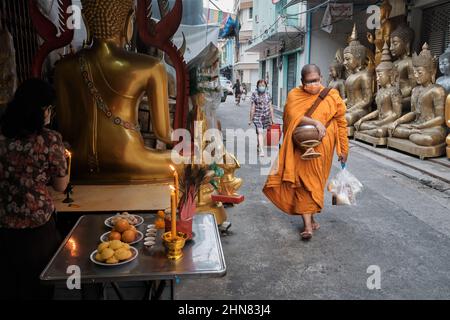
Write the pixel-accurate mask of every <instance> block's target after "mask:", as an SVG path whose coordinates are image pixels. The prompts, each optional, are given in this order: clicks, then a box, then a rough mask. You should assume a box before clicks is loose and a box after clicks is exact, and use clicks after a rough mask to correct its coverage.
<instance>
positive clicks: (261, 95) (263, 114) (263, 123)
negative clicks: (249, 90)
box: [248, 80, 274, 157]
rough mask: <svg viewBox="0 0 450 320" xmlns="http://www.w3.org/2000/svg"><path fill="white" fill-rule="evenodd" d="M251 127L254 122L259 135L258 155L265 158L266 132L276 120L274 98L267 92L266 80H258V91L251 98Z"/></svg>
mask: <svg viewBox="0 0 450 320" xmlns="http://www.w3.org/2000/svg"><path fill="white" fill-rule="evenodd" d="M250 102H251V104H252V105H251V108H250V121H249V122H248V124H249V125H250V124H251V123H252V122H253V124H254V125H255V128H256V134H257V135H258V154H259V156H260V157H263V156H264V150H263V145H264V136H263V134H264V130H265V129H267V128H268V127H270V125H271V124H272V123H273V120H274V114H273V106H272V97H271V96H270V94H269V93H268V92H267V82H266V80H258V82H257V83H256V91H255V92H253V94H252V97H251V98H250Z"/></svg>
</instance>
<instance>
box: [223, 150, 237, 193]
mask: <svg viewBox="0 0 450 320" xmlns="http://www.w3.org/2000/svg"><path fill="white" fill-rule="evenodd" d="M220 167H221V168H222V169H223V171H224V174H223V176H222V178H221V179H220V184H219V190H218V191H219V193H220V194H221V195H226V196H237V195H238V194H237V191H238V190H239V188H240V187H241V186H242V179H241V178H237V177H236V176H235V175H234V172H235V171H236V170H237V169H240V168H241V165H240V164H239V161H238V160H237V159H236V157H235V156H234V155H232V154H231V153H229V152H227V153H225V155H224V164H223V165H221V166H220Z"/></svg>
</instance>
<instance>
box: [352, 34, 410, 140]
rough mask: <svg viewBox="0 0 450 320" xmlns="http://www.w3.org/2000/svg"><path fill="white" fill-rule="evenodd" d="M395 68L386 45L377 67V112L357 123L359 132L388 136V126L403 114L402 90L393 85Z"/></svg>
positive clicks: (378, 136)
mask: <svg viewBox="0 0 450 320" xmlns="http://www.w3.org/2000/svg"><path fill="white" fill-rule="evenodd" d="M393 68H394V65H393V63H392V61H391V55H390V54H389V47H388V45H387V43H385V44H384V48H383V55H382V57H381V62H380V63H379V64H378V66H377V67H376V77H377V83H378V86H379V89H378V92H377V95H376V97H375V102H376V105H377V110H376V111H374V112H372V113H369V114H368V115H366V116H364V117H362V118H361V119H360V120H359V121H358V122H356V123H355V128H356V130H357V131H358V132H361V133H364V134H368V135H370V136H373V137H377V138H384V137H387V136H388V130H387V129H388V125H389V124H390V123H392V122H394V121H395V120H397V119H398V118H399V117H400V116H401V113H402V96H401V92H400V90H399V89H398V88H397V87H396V86H394V85H393V84H392V82H393Z"/></svg>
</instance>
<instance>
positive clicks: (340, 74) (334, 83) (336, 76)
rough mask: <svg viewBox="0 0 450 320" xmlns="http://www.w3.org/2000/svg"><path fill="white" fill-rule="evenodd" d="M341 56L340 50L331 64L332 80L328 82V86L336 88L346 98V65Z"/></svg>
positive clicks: (330, 74)
mask: <svg viewBox="0 0 450 320" xmlns="http://www.w3.org/2000/svg"><path fill="white" fill-rule="evenodd" d="M341 50H342V49H341ZM339 56H340V55H339V50H338V52H337V53H336V57H335V59H334V61H333V63H332V64H331V65H330V69H329V71H330V73H329V76H330V82H329V83H328V88H333V89H336V90H337V91H338V92H339V94H340V96H341V98H342V99H345V80H344V65H343V64H342V61H341V59H339Z"/></svg>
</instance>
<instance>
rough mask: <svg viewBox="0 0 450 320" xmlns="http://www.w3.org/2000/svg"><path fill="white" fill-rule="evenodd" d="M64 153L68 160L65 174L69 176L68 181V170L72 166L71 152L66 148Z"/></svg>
mask: <svg viewBox="0 0 450 320" xmlns="http://www.w3.org/2000/svg"><path fill="white" fill-rule="evenodd" d="M66 154H67V159H68V160H69V161H68V163H67V175H68V176H69V181H70V170H71V167H72V153H71V152H70V151H69V150H67V149H66Z"/></svg>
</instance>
